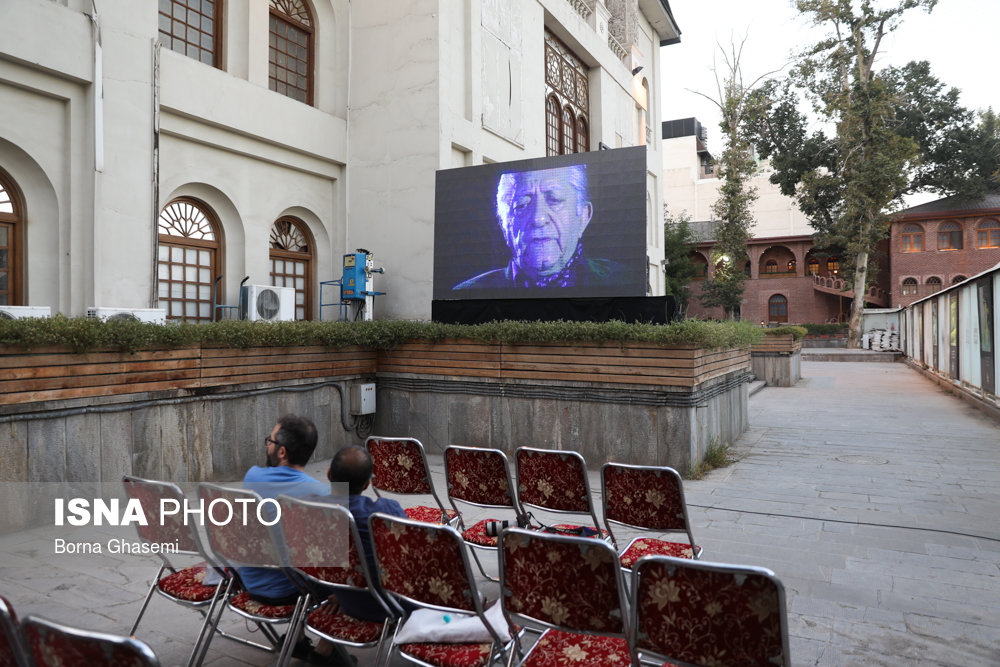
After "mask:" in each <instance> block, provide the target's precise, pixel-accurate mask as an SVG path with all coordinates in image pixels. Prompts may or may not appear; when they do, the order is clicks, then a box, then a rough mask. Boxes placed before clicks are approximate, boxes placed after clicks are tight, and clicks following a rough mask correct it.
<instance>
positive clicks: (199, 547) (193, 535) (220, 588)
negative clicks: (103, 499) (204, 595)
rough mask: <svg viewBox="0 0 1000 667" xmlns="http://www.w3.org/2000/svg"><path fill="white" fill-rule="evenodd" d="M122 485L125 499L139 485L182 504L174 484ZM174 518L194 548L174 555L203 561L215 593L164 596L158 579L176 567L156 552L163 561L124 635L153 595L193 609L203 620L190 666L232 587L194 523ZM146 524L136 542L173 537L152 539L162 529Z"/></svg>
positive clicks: (127, 480)
mask: <svg viewBox="0 0 1000 667" xmlns="http://www.w3.org/2000/svg"><path fill="white" fill-rule="evenodd" d="M122 484H123V485H124V487H125V493H126V494H127V495H128V496H129V497H135V496H133V495H132V493H131V489H132V488H133V487H135V486H137V485H141V486H143V487H145V488H147V489H156V490H157V495H158V497H159V498H161V499H164V498H166V499H170V500H175V501H177V502H180V503H183V502H184V500H185V496H184V492H183V491H182V490H181V488H180V487H179V486H177V485H176V484H173V483H171V482H162V481H159V480H152V479H143V478H141V477H134V476H132V475H125V476H123V477H122ZM157 509H159V508H157ZM177 516H178V519H177V521H178V522H180V523H179V525H178V528H181V529H182V530H187V531H188V535H187V537H189V538H190V540H191V545H192V546H194V547H195V548H194V549H193V550H190V549H178V550H177V552H176V553H177V554H178V555H181V556H197V557H200V558H202V559H204V560H205V567H206V570H207V569H209V568H211V569H214V570H215V571H216V572H217V573H218V574H219V575H220V577H221V581H220V582H219V584H218V585H217V586H216V588H215V594H214V595H213V596H212V597H211V598H210V599H208V600H204V601H191V600H184V599H182V598H177V597H174V596H172V595H169V594H168V593H166V592H165V591H163V590H162V589H161V588H160V586H159V584H160V580H161V579H162V578H163V573H164V571H169V572H170V573H171V574H175V573H177V572H178V571H179V570H178V569H177V567H176V566H175V565H174V564H173V563H172V562H170V560H169V559H168V558H167V556H166V555H165V554H164V553H163V552H158V553H157V555H158V556H159V557H160V560H161V561H163V562H162V563H161V564H160V569H159V570H157V572H156V576H154V577H153V581H152V583H151V584H150V585H149V590H148V591H147V592H146V597H145V598H144V599H143V601H142V606H141V607H140V608H139V613H138V614H137V615H136V617H135V621H134V622H133V623H132V627H131V628H130V629H129V632H128V634H129V636H131V637H134V636H135V631H136V630H137V629H138V628H139V623H140V622H141V621H142V617H143V615H144V614H145V613H146V608H147V607H148V606H149V602H150V600H151V599H152V597H153V593H159V594H160V595H162V596H163V597H165V598H167V599H168V600H170V601H171V602H174V603H176V604H179V605H181V606H184V607H188V608H190V609H195V610H197V611H198V613H199V614H201V615H202V618H203V619H204V620H203V621H202V624H201V629H200V630H199V632H198V638H197V640H196V641H195V644H194V646H193V647H192V649H191V656H190V658H189V659H188V665H193V664H195V662H194V661H195V658H196V656H197V655H198V654H199V653H203V652H201V651H199V648H200V647H201V645H202V642H205V650H207V649H208V644H209V643H211V641H212V634H211V633H208V634H206V631H207V629H208V625H209V619H210V618H211V615H212V612H213V610H214V609H215V607H216V605H217V604H218V603H219V601H220V600H224V599H226V596H227V595H228V594H229V591H230V590H231V588H232V586H233V578H232V577H231V576H229V574H228V573H227V572H226V571H225V569H224V568H222V567H219V566H218V564H216V563H214V562H213V559H212V558H211V557H210V556H209V555H208V552H207V550H206V549H205V546H204V544H203V543H202V541H201V536H200V535H199V533H198V529H197V527H196V526H195V525H194V523H191V524H189V525H184V524H183V521H181V519H180V518H179V515H177ZM157 517H158V515H157ZM148 523H149V525H148V526H138V525H137V526H136V528H137V530H138V533H139V539H140V540H143V541H146V542H150V543H158V542H163V541H172V540H173V537H174V536H172V535H171V536H169V537H170V539H169V540H167V539H166V536H164V539H158V538H157V537H156V535H154V534H152V533H155V531H156V530H157V529H158V528H162V527H163V526H161V524H160V522H159V517H158V520H156V521H149V522H148ZM144 532H145V533H146V534H145V535H144V534H143V533H144ZM206 607H207V609H206ZM215 632H216V633H218V634H219V635H222V636H223V637H225V638H226V639H231V640H233V641H235V642H239V643H241V644H244V645H246V646H253V647H255V648H261V649H265V650H270V649H269V648H268V647H266V646H263V645H261V644H258V643H256V642H252V641H250V640H249V639H244V638H243V637H238V636H236V635H233V634H230V633H228V632H226V631H224V630H220V629H218V628H215Z"/></svg>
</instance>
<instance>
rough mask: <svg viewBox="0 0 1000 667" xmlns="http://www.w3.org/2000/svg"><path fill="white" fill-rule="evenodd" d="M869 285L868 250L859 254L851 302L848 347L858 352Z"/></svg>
mask: <svg viewBox="0 0 1000 667" xmlns="http://www.w3.org/2000/svg"><path fill="white" fill-rule="evenodd" d="M870 226H871V225H870V224H869V223H867V222H866V223H865V224H864V231H863V233H865V234H867V232H868V228H869V227H870ZM867 283H868V250H867V249H865V250H862V251H861V252H859V253H858V255H857V257H856V258H855V263H854V300H853V301H852V302H851V324H850V328H849V330H848V333H847V347H848V348H850V349H852V350H857V349H858V348H860V347H861V335H862V334H863V333H864V332H863V331H862V330H861V311H862V310H864V307H865V292H866V291H867V290H866V289H865V285H866V284H867Z"/></svg>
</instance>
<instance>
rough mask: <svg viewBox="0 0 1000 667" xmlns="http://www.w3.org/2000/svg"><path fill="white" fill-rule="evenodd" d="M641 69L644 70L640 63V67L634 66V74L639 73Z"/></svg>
mask: <svg viewBox="0 0 1000 667" xmlns="http://www.w3.org/2000/svg"><path fill="white" fill-rule="evenodd" d="M641 71H642V65H639V66H638V67H633V68H632V76H635V75H636V74H638V73H639V72H641Z"/></svg>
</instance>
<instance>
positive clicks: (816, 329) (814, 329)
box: [799, 323, 849, 336]
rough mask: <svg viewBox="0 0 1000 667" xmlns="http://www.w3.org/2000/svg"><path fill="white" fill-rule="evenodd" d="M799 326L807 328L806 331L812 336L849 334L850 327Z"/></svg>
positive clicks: (840, 325) (841, 324)
mask: <svg viewBox="0 0 1000 667" xmlns="http://www.w3.org/2000/svg"><path fill="white" fill-rule="evenodd" d="M799 326H801V327H805V329H806V330H807V331H808V332H809V333H810V334H812V335H814V336H815V335H819V334H838V333H847V330H848V328H849V325H847V324H846V323H840V324H800V325H799Z"/></svg>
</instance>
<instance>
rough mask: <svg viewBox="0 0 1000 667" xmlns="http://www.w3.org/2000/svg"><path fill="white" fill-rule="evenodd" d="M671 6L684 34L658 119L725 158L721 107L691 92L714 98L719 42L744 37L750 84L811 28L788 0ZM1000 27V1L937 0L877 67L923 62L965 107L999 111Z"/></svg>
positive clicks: (667, 71)
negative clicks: (699, 130) (690, 123)
mask: <svg viewBox="0 0 1000 667" xmlns="http://www.w3.org/2000/svg"><path fill="white" fill-rule="evenodd" d="M670 8H671V10H672V11H673V14H674V18H675V19H676V20H677V23H678V25H679V26H680V29H681V42H680V43H679V44H674V45H671V46H666V47H663V48H662V49H661V52H660V56H661V62H662V67H661V68H662V71H663V80H662V81H661V82H660V92H661V98H660V99H661V105H660V106H661V109H662V110H663V116H662V119H663V120H671V119H674V118H689V117H691V116H694V117H696V118H698V120H699V121H701V124H702V126H704V127H705V128H706V129H707V131H708V142H709V150H711V151H712V152H713V153H714V154H715V155H718V154H719V153H721V152H722V140H721V136H720V135H721V132H720V130H719V120H720V118H721V117H720V115H719V113H718V109H717V108H716V107H715V105H713V104H712V103H711V102H710V101H708V100H705V99H704V98H702V97H701V96H699V95H697V94H695V93H694V92H691V91H699V92H703V93H706V94H708V95H710V96H712V97H715V92H716V85H715V77H714V74H713V73H712V71H711V68H712V58H713V56H716V55H717V54H718V44H722V45H724V46H727V47H728V46H729V44H730V41H731V39H730V37H731V36H732V37H733V38H735V40H736V41H739V40H742V39H743V37H744V36H746V43H745V45H744V47H743V56H742V67H743V75H744V80H745V81H752V80H753V79H755V78H757V77H758V76H760V75H762V74H765V73H767V72H769V71H771V70H777V69H780V68H782V67H783V66H784V65H786V64H787V63H788V62H789V61H790V59H791V58H790V55H789V54H790V53H791V52H792V51H793V50H798V49H801V48H802V47H803V46H805V45H808V44H810V43H812V41H814V40H815V39H816V37H812V38H811V37H810V30H811V28H810V26H809V25H808V24H807V23H806V22H805V21H804V20H802V19H801V18H799V17H798V15H797V12H796V11H795V9H794V7H793V2H792V1H791V0H671V2H670ZM998 27H1000V0H939V1H938V4H937V6H936V7H935V8H934V11H933V12H931V13H930V14H927V13H926V12H924V11H923V10H910V11H909V12H907V13H906V14H904V17H903V22H902V24H901V25H900V26H899V27H898V28H897V29H896V31H895V32H894V33H893V34H891V35H890V36H889V37H888V38H887V39H886V40H884V41H883V45H882V47H881V48H880V52H881V53H882V55H881V58H880V60H879V61H878V62H882V63H883V65H884V64H891V65H902V64H905V63H906V62H909V61H910V60H928V61H930V63H931V73H932V74H933V75H934V76H936V77H937V78H938V79H940V80H941V81H942V82H943V83H944V84H945V85H946V86H948V87H955V88H958V89H959V90H961V91H962V95H961V102H962V104H963V105H964V106H966V107H967V108H970V109H985V108H987V107H989V106H992V107H993V108H994V110H1000V75H998V70H997V59H998V55H997V39H996V32H997V29H998ZM813 34H815V35H817V36H819V35H820V34H821V33H813ZM716 62H717V63H718V70H719V73H720V76H721V75H722V74H724V73H725V64H724V61H723V60H722V59H721V57H717V58H716ZM785 71H787V69H786V70H785Z"/></svg>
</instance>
